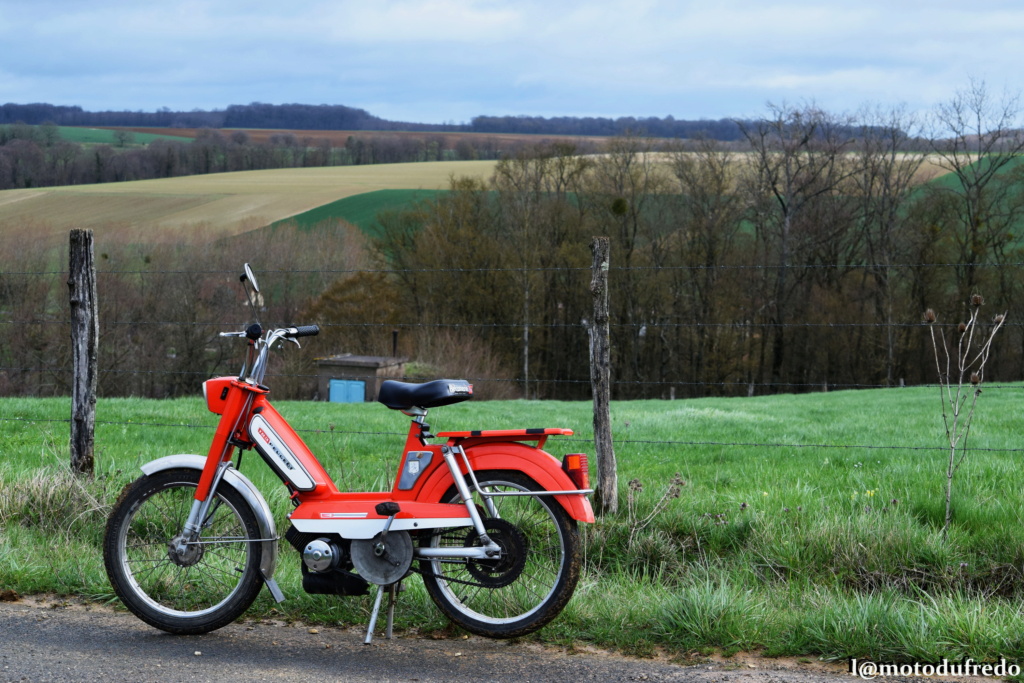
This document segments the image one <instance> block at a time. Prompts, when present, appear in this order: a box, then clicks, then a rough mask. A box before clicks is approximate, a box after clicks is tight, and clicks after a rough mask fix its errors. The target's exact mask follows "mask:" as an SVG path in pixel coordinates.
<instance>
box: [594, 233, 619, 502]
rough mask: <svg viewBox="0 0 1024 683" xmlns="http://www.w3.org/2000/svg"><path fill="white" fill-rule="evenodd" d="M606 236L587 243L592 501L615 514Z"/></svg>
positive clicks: (616, 481) (615, 475) (616, 475)
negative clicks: (590, 302) (591, 305)
mask: <svg viewBox="0 0 1024 683" xmlns="http://www.w3.org/2000/svg"><path fill="white" fill-rule="evenodd" d="M609 244H610V242H609V239H608V238H607V237H595V238H594V241H593V242H591V244H590V249H591V251H592V252H593V253H594V265H593V269H592V274H591V279H590V294H591V295H592V297H593V299H594V319H593V320H592V321H591V323H590V386H591V389H592V390H593V394H594V447H595V449H596V454H595V455H596V459H597V486H596V487H595V489H594V501H595V502H596V503H597V511H598V514H602V515H603V514H615V513H616V512H618V509H619V480H618V473H617V472H616V465H615V448H614V447H613V445H612V416H611V339H610V333H609V327H608V255H609V250H610V246H609Z"/></svg>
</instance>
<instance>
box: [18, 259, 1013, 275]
mask: <svg viewBox="0 0 1024 683" xmlns="http://www.w3.org/2000/svg"><path fill="white" fill-rule="evenodd" d="M1020 267H1024V261H1012V262H1006V263H991V262H986V263H956V262H943V263H929V262H921V263H786V264H777V263H748V264H743V263H737V264H716V265H707V264H693V265H686V264H673V265H639V266H617V265H614V264H611V265H609V267H608V271H609V272H616V271H620V272H649V271H676V270H678V271H706V270H781V269H787V270H794V271H796V270H871V271H880V270H887V269H894V270H902V269H919V268H1020ZM591 271H592V268H591V267H590V266H551V267H540V266H526V267H520V266H517V267H514V268H493V267H488V268H483V267H480V268H469V267H462V266H449V267H445V268H339V269H331V268H320V269H301V268H300V269H288V270H275V269H273V268H262V269H261V271H260V272H261V273H263V274H266V275H277V274H281V273H288V274H292V275H352V274H356V273H374V274H382V275H398V274H417V273H552V272H560V273H564V272H569V273H588V274H589V273H590V272H591ZM96 274H97V275H139V276H143V275H223V276H224V277H225V278H235V277H237V276H238V273H237V272H236V271H234V270H159V269H152V270H139V269H127V270H117V269H107V270H105V269H101V268H97V270H96ZM14 275H17V276H50V277H57V276H60V277H63V276H66V275H67V271H66V270H41V271H27V270H8V271H2V270H0V276H14Z"/></svg>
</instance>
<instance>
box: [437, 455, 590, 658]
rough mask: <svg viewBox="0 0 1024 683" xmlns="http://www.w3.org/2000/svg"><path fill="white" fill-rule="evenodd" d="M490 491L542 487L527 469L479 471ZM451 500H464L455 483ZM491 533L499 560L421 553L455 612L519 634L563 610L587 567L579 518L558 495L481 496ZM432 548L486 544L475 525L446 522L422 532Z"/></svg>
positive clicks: (482, 631) (490, 633)
mask: <svg viewBox="0 0 1024 683" xmlns="http://www.w3.org/2000/svg"><path fill="white" fill-rule="evenodd" d="M477 480H478V481H479V483H480V486H481V488H482V489H483V490H484V491H489V492H496V493H501V492H508V493H527V494H528V492H530V491H540V490H541V487H540V486H538V485H537V484H536V482H534V481H533V480H532V479H530V478H529V477H527V476H526V475H524V474H522V473H520V472H504V471H485V472H478V473H477ZM442 502H445V503H461V502H462V498H461V496H460V495H459V494H458V492H457V491H455V490H454V488H453V489H452V490H450V491H449V492H448V493H447V494H446V495H445V496H444V498H443V499H442ZM477 503H478V509H479V510H481V513H482V515H484V516H485V520H484V526H485V527H486V531H487V534H488V536H489V537H490V538H491V539H492V540H494V541H495V542H496V543H497V544H498V545H499V546H501V548H502V555H501V557H500V558H498V559H495V560H473V559H471V560H465V559H462V560H460V559H456V558H443V559H429V560H421V561H420V572H421V573H422V574H423V582H424V584H425V586H426V588H427V592H428V593H429V594H430V597H431V598H432V599H433V601H434V603H435V604H436V605H437V607H438V608H439V609H440V610H441V611H442V612H443V613H444V614H445V615H447V616H448V618H449V619H451V620H452V621H454V622H455V623H457V624H458V625H460V626H462V627H463V628H465V629H466V630H467V631H470V632H471V633H475V634H477V635H481V636H485V637H488V638H515V637H519V636H524V635H526V634H528V633H532V632H533V631H536V630H537V629H539V628H541V627H542V626H544V625H545V624H547V623H548V622H550V621H551V620H552V619H554V618H555V617H556V616H558V614H559V613H560V612H561V611H562V609H563V608H564V607H565V605H566V604H567V603H568V602H569V599H570V598H571V597H572V594H573V591H574V590H575V589H576V583H577V581H578V580H579V575H580V541H579V532H578V531H577V529H576V521H575V520H573V519H572V518H571V517H570V516H569V514H568V513H567V512H566V511H565V509H564V508H562V506H561V505H560V504H559V503H558V501H556V500H555V499H554V498H553V497H551V496H532V495H515V496H500V497H499V496H495V497H493V498H491V499H490V503H487V502H485V501H477ZM420 544H421V545H423V546H427V547H431V548H461V547H473V546H480V545H482V544H481V542H480V540H479V538H478V534H477V532H476V531H475V530H473V529H469V530H467V529H466V528H465V527H462V528H458V529H438V530H436V531H434V532H432V533H430V534H429V535H425V537H424V538H422V539H421V541H420Z"/></svg>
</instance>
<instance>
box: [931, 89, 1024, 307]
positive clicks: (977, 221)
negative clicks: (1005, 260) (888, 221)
mask: <svg viewBox="0 0 1024 683" xmlns="http://www.w3.org/2000/svg"><path fill="white" fill-rule="evenodd" d="M935 125H936V129H937V130H936V134H937V135H941V137H936V138H935V139H933V140H932V149H933V151H934V152H935V153H936V155H937V157H938V159H939V163H940V165H941V166H942V167H943V168H944V169H945V170H947V171H948V172H949V173H950V174H952V178H953V182H949V183H943V184H936V185H935V191H936V192H937V193H938V194H939V195H940V196H944V198H945V199H947V200H949V201H948V202H947V203H946V206H948V207H949V208H950V210H951V213H952V221H951V222H952V224H951V225H950V226H949V227H950V230H949V237H950V238H951V240H952V241H953V243H954V245H955V248H956V251H957V253H956V263H957V265H956V269H957V280H958V282H959V285H960V287H959V289H960V291H961V292H970V291H975V290H976V288H977V287H978V285H979V274H978V270H979V268H980V267H981V266H983V265H984V264H985V263H986V262H991V260H993V259H998V257H999V255H1000V254H1001V253H1002V252H1003V251H1004V250H1005V248H1006V246H1007V244H1008V243H1010V242H1013V239H1012V233H1013V230H1014V228H1015V227H1016V225H1017V223H1018V222H1019V221H1020V219H1021V217H1022V215H1024V185H1022V184H1021V171H1020V170H1018V169H1019V166H1018V165H1017V164H1015V163H1014V162H1015V161H1017V160H1018V159H1019V157H1020V155H1021V153H1022V152H1024V129H1022V127H1021V126H1022V121H1021V104H1020V96H1019V94H1016V93H1013V94H1011V93H1004V94H1003V95H1002V96H1001V97H999V98H996V97H994V96H993V95H992V94H991V93H990V92H989V89H988V87H987V86H986V84H985V82H984V81H977V80H971V82H970V85H969V86H968V87H967V88H966V89H965V90H961V91H958V92H957V93H956V95H955V96H954V97H953V98H952V99H951V100H950V101H949V102H947V103H945V104H942V105H940V106H939V107H937V108H936V110H935Z"/></svg>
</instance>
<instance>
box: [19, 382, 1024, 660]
mask: <svg viewBox="0 0 1024 683" xmlns="http://www.w3.org/2000/svg"><path fill="white" fill-rule="evenodd" d="M1020 397H1021V387H1020V386H1005V387H995V386H993V387H989V388H988V389H987V390H986V391H985V393H984V395H983V396H982V398H981V402H980V406H979V413H978V415H977V416H976V418H975V422H974V428H973V430H972V436H971V446H972V448H973V449H974V450H973V451H972V452H970V453H969V455H968V458H967V460H966V462H965V464H964V466H963V468H962V469H961V471H960V472H959V474H958V478H957V481H956V484H955V489H954V503H955V518H954V526H953V529H952V530H951V532H950V535H949V538H948V539H947V540H944V539H943V537H942V534H941V526H942V516H943V510H944V503H943V498H942V495H943V485H944V482H945V479H944V452H943V451H942V449H941V445H942V439H943V432H942V426H941V418H940V412H939V409H940V404H939V397H938V390H937V389H934V388H920V389H918V388H914V389H890V390H868V391H845V392H834V393H828V394H810V395H802V396H774V397H758V398H732V399H699V400H686V401H674V402H667V401H636V402H621V403H615V404H613V408H612V412H613V421H614V433H615V438H616V444H617V445H616V454H617V457H618V461H619V478H620V512H619V514H618V515H617V516H614V517H609V518H604V519H600V520H599V521H598V523H597V524H595V525H592V526H589V527H587V528H586V529H585V530H584V535H585V546H584V547H585V553H586V557H585V570H584V576H583V579H582V580H581V583H580V586H579V588H578V590H577V593H576V597H575V598H574V599H573V601H572V602H571V603H570V605H569V607H568V608H567V610H566V611H565V612H564V613H563V615H562V616H561V617H560V618H559V619H557V620H556V621H555V622H554V623H553V624H551V625H550V626H548V627H547V628H545V629H544V630H543V631H541V632H540V634H539V635H537V636H535V638H538V639H540V640H543V641H547V642H560V643H568V642H592V643H595V644H600V645H603V646H612V647H617V648H619V649H621V650H623V651H625V652H627V653H631V654H640V655H644V654H650V653H652V652H653V651H654V650H655V648H664V649H665V650H666V651H668V652H669V653H670V654H672V655H675V656H680V657H683V656H687V655H692V654H693V653H708V652H710V651H712V650H722V651H724V652H726V653H727V654H728V653H730V652H735V651H738V650H741V649H742V650H750V649H753V650H760V651H763V652H764V653H766V654H768V655H770V656H775V655H794V656H818V657H824V658H829V659H842V658H848V657H862V658H868V657H871V658H875V659H876V660H882V661H891V660H897V661H904V660H911V659H917V660H924V661H937V660H939V659H941V658H942V657H948V658H950V659H956V658H960V657H963V656H970V657H973V658H974V659H975V660H978V661H992V660H994V659H997V658H998V657H999V656H1005V657H1007V658H1008V659H1013V660H1018V661H1019V660H1021V659H1022V658H1024V611H1022V608H1021V598H1022V597H1024V527H1022V524H1021V521H1022V519H1024V493H1022V490H1021V486H1020V484H1019V482H1018V481H1017V476H1018V472H1019V470H1020V466H1019V465H1020V461H1021V452H1022V451H1021V450H1020V449H1021V444H1020V440H1019V439H1018V438H1017V436H1016V435H1017V433H1018V429H1016V422H1017V419H1018V415H1019V407H1018V403H1019V401H1020ZM279 409H280V410H281V412H282V413H283V414H284V415H285V416H286V417H287V418H289V420H290V421H291V422H292V424H293V425H294V426H295V427H296V428H297V429H299V430H300V431H301V433H302V435H303V438H304V439H305V440H306V441H307V443H309V444H310V446H311V447H312V448H313V450H314V451H315V452H317V453H318V454H319V455H320V456H321V459H322V460H323V461H324V463H325V466H326V468H327V470H328V471H329V472H330V473H331V474H332V476H334V478H335V480H336V482H337V483H338V485H339V487H340V488H342V489H350V490H363V489H368V490H382V489H385V488H388V487H389V486H390V482H391V478H392V476H393V467H394V466H395V459H396V458H397V455H398V451H399V449H400V448H401V443H402V439H403V433H404V429H405V427H406V424H405V419H406V418H404V417H403V416H401V415H400V414H397V413H394V412H392V411H388V410H386V409H385V408H383V407H382V406H380V405H376V404H323V403H320V404H316V403H302V402H288V403H282V404H280V405H279ZM68 412H69V405H68V402H67V401H66V400H59V399H3V400H0V414H2V415H3V420H2V421H0V430H2V433H3V437H4V443H5V448H4V453H5V459H4V461H3V464H2V465H0V586H4V587H11V588H13V589H15V590H17V591H19V592H22V593H33V592H57V593H63V594H77V595H83V596H86V597H89V598H91V599H94V600H99V601H110V600H112V595H111V590H110V587H109V585H108V584H107V581H106V578H105V575H104V574H103V570H102V562H101V559H100V553H99V542H100V538H101V535H102V525H103V521H104V518H105V514H106V512H107V511H108V510H109V506H110V505H111V503H112V501H113V500H114V498H115V497H116V495H117V493H118V492H119V490H120V489H121V487H122V486H123V485H124V484H125V483H126V482H128V481H129V480H131V479H132V478H134V477H135V476H137V475H138V469H137V468H138V466H139V465H140V464H141V463H143V462H146V461H149V460H152V459H155V458H157V457H159V456H161V455H165V454H170V453H188V452H191V453H204V452H205V449H206V446H207V443H208V439H209V437H210V435H211V434H212V428H213V425H214V416H212V415H211V414H209V413H207V412H206V411H205V408H204V406H203V405H202V404H201V400H200V399H198V398H196V399H188V400H175V401H144V400H134V399H109V400H101V401H100V403H99V406H98V410H97V418H98V420H99V425H98V427H97V435H96V447H97V453H98V455H97V457H98V467H97V476H96V479H95V481H94V482H92V483H87V484H84V485H83V484H82V483H80V482H77V481H75V480H74V479H73V478H72V477H70V476H68V475H66V474H64V473H65V472H66V460H67V446H66V444H67V429H68V425H67V421H66V420H67V416H68ZM430 422H431V424H432V425H433V426H434V428H435V429H437V430H457V429H469V428H480V427H487V428H502V427H538V426H565V427H572V428H574V429H576V430H577V434H576V435H575V436H573V437H566V438H557V439H552V440H551V441H549V443H548V450H550V451H551V452H552V453H554V454H556V455H558V456H560V455H561V454H563V453H565V452H572V451H587V452H592V451H593V447H592V445H591V442H590V439H591V432H590V429H591V428H590V425H591V415H590V406H589V404H587V403H559V402H534V401H510V402H497V401H496V402H478V403H475V404H462V405H459V406H452V407H447V408H442V409H438V410H435V411H433V412H432V414H431V419H430ZM242 471H243V472H244V473H246V474H247V475H248V476H249V477H251V478H252V479H253V480H254V481H256V482H257V484H258V485H259V486H260V488H261V490H263V491H264V493H265V494H266V495H267V498H268V500H269V501H270V503H271V506H272V507H273V508H274V509H275V511H276V514H277V516H278V523H279V527H283V525H284V515H285V514H286V513H287V511H288V510H289V509H290V505H289V503H288V501H287V500H286V497H285V495H284V493H285V492H284V489H283V488H282V487H281V486H280V485H279V484H277V483H276V480H275V479H274V478H273V475H272V474H270V473H269V470H268V468H267V467H266V466H265V465H264V464H263V463H262V462H261V461H260V460H259V459H258V458H257V457H255V456H252V455H251V454H249V455H247V457H246V459H245V462H244V464H243V467H242ZM676 473H678V474H679V476H680V477H681V479H682V480H683V482H685V483H684V484H683V485H682V487H681V489H680V491H679V495H678V497H675V498H673V497H665V493H666V492H667V491H668V490H669V485H670V481H671V479H672V478H673V477H674V476H675V474H676ZM634 480H635V482H634V483H630V482H633V481H634ZM298 564H299V558H298V556H297V554H295V553H294V552H293V551H292V550H291V549H290V548H287V547H284V548H282V556H281V561H280V563H279V568H278V574H277V577H278V579H279V583H280V584H281V586H282V588H283V590H284V591H285V593H286V595H287V596H288V600H287V601H286V602H285V603H284V605H283V606H281V607H276V609H278V610H283V615H284V617H285V618H289V619H290V618H295V619H299V618H301V619H303V620H304V621H312V622H327V623H339V622H340V623H345V624H359V623H365V621H366V618H367V614H368V610H369V607H370V603H369V599H368V598H361V599H338V598H329V597H327V596H309V595H305V594H303V593H302V592H301V590H300V587H299V584H300V582H301V581H300V576H299V571H298ZM409 583H410V584H411V586H410V590H409V591H408V592H407V593H405V594H403V596H402V599H401V601H400V603H399V609H398V613H397V619H398V622H397V623H398V625H399V626H400V627H401V628H416V629H419V630H420V631H423V630H430V629H438V628H443V627H444V621H443V619H442V618H441V617H440V616H439V614H438V612H437V611H436V610H435V609H434V608H433V606H432V604H431V603H430V602H429V599H428V598H427V596H426V594H425V592H424V591H423V590H422V588H421V586H420V584H419V582H418V581H416V580H415V579H414V580H412V581H411V582H409ZM273 608H275V605H274V604H273V603H272V602H271V600H270V599H269V597H267V596H266V595H264V596H263V597H261V598H260V599H259V600H258V601H257V603H256V604H255V605H254V607H253V610H254V611H253V612H252V614H253V615H254V616H259V615H266V614H267V613H268V612H269V610H271V609H273Z"/></svg>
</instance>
